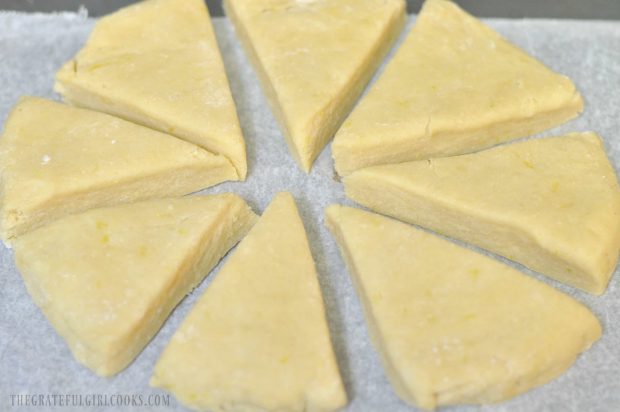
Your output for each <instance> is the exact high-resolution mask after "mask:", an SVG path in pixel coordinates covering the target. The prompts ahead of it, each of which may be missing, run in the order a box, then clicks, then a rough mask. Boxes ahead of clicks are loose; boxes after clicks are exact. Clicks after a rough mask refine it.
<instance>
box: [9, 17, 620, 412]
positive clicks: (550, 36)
mask: <svg viewBox="0 0 620 412" xmlns="http://www.w3.org/2000/svg"><path fill="white" fill-rule="evenodd" d="M412 22H413V18H411V21H410V22H409V27H410V26H411V23H412ZM487 22H488V23H489V24H490V25H491V26H492V27H494V28H496V29H497V30H499V32H501V33H502V34H503V35H505V36H506V37H507V38H508V39H510V40H511V41H513V42H514V43H516V44H517V45H519V46H521V47H522V48H524V49H525V50H527V51H528V52H530V53H531V54H533V55H534V56H536V57H537V58H539V59H541V60H542V61H543V62H544V63H546V64H547V65H548V66H550V67H551V68H553V69H555V70H557V71H559V72H561V73H564V74H567V75H568V76H570V77H571V78H572V79H573V80H574V81H575V83H576V84H577V86H578V88H579V90H580V91H581V92H582V94H583V95H584V98H585V102H586V104H585V112H584V114H583V115H582V116H581V117H579V118H578V119H576V120H574V121H572V122H570V123H568V124H565V125H563V126H561V127H559V128H557V129H555V130H551V131H548V132H546V133H544V135H553V134H560V133H564V132H569V131H584V130H594V131H596V132H598V133H599V134H600V135H601V136H602V137H603V138H604V139H605V142H606V146H607V150H608V153H609V156H610V157H611V158H612V161H613V163H614V166H615V168H616V170H618V167H619V166H620V22H603V21H599V22H590V21H570V20H564V21H555V20H499V19H490V20H487ZM93 24H94V20H92V19H88V18H86V15H85V14H84V13H81V14H71V13H63V14H53V15H52V14H48V15H44V14H30V15H26V14H17V13H0V122H4V120H5V119H6V116H7V114H8V112H9V110H10V109H11V107H12V106H13V105H14V104H15V103H16V101H17V99H18V98H19V97H20V96H21V95H37V96H45V97H50V98H57V96H55V95H54V93H53V91H52V84H53V78H54V73H55V71H56V70H57V69H58V68H59V67H60V65H61V64H62V63H63V62H65V61H66V60H67V59H69V58H71V57H72V56H73V54H74V53H75V52H76V51H77V50H78V49H79V48H80V47H81V46H82V44H83V43H84V41H85V40H86V38H87V36H88V34H89V32H90V30H91V29H92V27H93ZM214 24H215V31H216V33H217V37H218V41H219V44H220V48H221V50H222V54H223V57H224V61H225V65H226V70H227V72H228V76H229V79H230V83H231V87H232V91H233V95H234V98H235V101H236V103H237V109H238V113H239V117H240V120H241V126H242V128H243V131H244V134H245V139H246V143H247V146H248V157H249V177H248V179H247V181H246V182H243V183H239V182H236V183H226V184H222V185H220V186H218V187H215V188H211V189H209V190H206V191H205V192H206V193H220V192H227V191H232V192H236V193H238V194H240V195H241V196H243V197H245V198H246V199H247V200H248V201H249V203H250V204H251V205H252V207H253V208H254V209H255V210H256V211H257V212H259V213H260V212H262V211H263V210H264V208H265V207H266V206H267V204H268V203H269V201H270V200H271V198H272V197H273V195H274V194H275V193H276V192H278V191H284V190H286V191H291V192H292V193H293V194H294V195H295V197H296V199H297V202H298V206H299V209H300V211H301V213H302V216H303V219H304V223H305V225H306V229H307V231H308V235H309V238H310V242H311V246H312V252H313V254H314V257H315V259H316V263H317V268H318V272H319V277H320V283H321V287H322V290H323V294H324V297H325V301H326V305H327V309H328V320H329V327H330V330H331V333H332V340H333V342H334V346H335V349H336V353H337V356H338V361H339V365H340V370H341V373H342V376H343V379H344V382H345V385H346V389H347V392H348V395H349V398H350V403H349V406H348V408H347V410H348V411H379V410H381V411H404V410H412V409H414V408H413V407H410V406H408V405H406V404H404V403H403V402H402V401H400V400H399V399H398V397H396V395H395V394H394V392H393V391H392V389H391V387H390V385H389V384H388V382H387V380H386V377H385V375H384V372H383V369H382V367H381V365H380V363H379V359H378V356H377V355H376V353H375V351H374V350H373V348H372V346H371V345H370V342H369V339H368V335H367V331H366V326H365V323H364V320H363V317H362V311H361V307H360V303H359V301H358V299H357V297H356V295H355V294H354V291H353V288H352V286H351V283H350V280H349V277H348V274H347V272H346V270H345V267H344V264H343V261H342V260H341V258H340V255H339V253H338V250H337V248H336V244H335V242H334V240H333V239H332V237H331V236H330V235H329V233H328V232H327V230H326V229H325V227H324V225H323V210H324V208H325V207H326V206H327V205H329V204H332V203H349V202H348V201H347V200H346V199H345V197H344V194H343V188H342V185H341V184H340V183H338V181H337V180H335V179H334V175H335V174H334V171H333V166H332V160H331V155H330V152H329V148H327V149H326V150H325V151H324V152H323V153H322V154H321V156H320V157H319V159H318V160H317V162H316V163H315V165H314V168H313V169H312V172H311V173H310V174H309V175H306V174H305V173H303V172H301V171H300V169H299V168H298V167H297V166H296V165H295V163H294V161H293V160H292V158H291V156H289V153H288V151H287V149H286V146H285V144H284V141H283V138H282V135H281V133H280V131H279V129H278V126H277V125H276V123H275V121H274V119H273V116H272V114H271V112H270V110H269V108H268V106H267V102H266V100H265V98H264V96H263V94H262V92H261V89H260V87H259V85H258V81H257V78H256V75H255V74H254V72H253V70H252V68H251V67H250V66H249V64H248V61H247V59H246V56H245V55H244V53H243V51H242V50H241V48H240V46H239V43H238V42H237V39H236V37H235V34H234V31H233V29H232V26H231V25H230V23H229V22H228V21H227V20H225V19H223V18H217V19H214ZM406 31H408V29H407V30H406ZM401 39H402V36H401ZM218 269H219V267H218V268H216V269H215V270H214V271H213V273H212V274H211V275H210V277H209V278H207V279H206V280H205V281H204V282H203V283H202V284H201V286H200V287H199V288H198V289H197V290H195V291H194V292H193V293H192V294H191V295H190V296H188V297H187V298H186V299H185V300H184V301H183V302H182V303H181V304H180V305H179V306H178V307H177V308H176V310H175V311H174V312H173V313H172V315H171V316H170V318H169V319H168V321H167V322H166V323H165V324H164V326H163V328H162V329H161V331H160V332H159V333H158V334H157V336H156V337H155V338H154V339H153V341H152V342H151V343H150V344H149V345H148V346H147V347H146V349H145V350H144V351H143V352H142V353H141V354H140V355H139V356H138V358H137V359H136V360H135V362H133V363H132V364H131V365H130V366H129V367H128V368H127V369H126V370H125V371H123V372H121V373H120V374H118V375H117V376H115V377H112V378H99V377H97V376H95V375H94V374H93V373H91V372H90V371H89V370H88V369H86V368H84V367H82V366H81V365H80V364H78V363H77V362H76V361H74V360H73V358H72V356H71V353H70V352H69V350H68V348H67V346H66V345H65V343H64V341H63V340H62V339H61V338H60V337H58V335H57V334H56V333H55V332H54V330H53V329H52V327H51V326H50V325H49V324H48V323H47V321H46V320H45V318H44V316H43V314H42V313H41V311H40V310H39V309H38V308H37V307H36V306H35V305H34V303H33V302H32V300H31V299H30V297H29V296H28V294H27V292H26V289H25V287H24V284H23V282H22V280H21V277H20V275H19V273H18V272H17V270H16V268H15V265H14V263H13V260H12V253H11V251H10V250H8V249H6V248H4V247H2V246H0V411H5V410H18V411H30V410H32V411H42V410H47V408H45V407H41V406H36V407H35V406H29V407H28V406H21V407H15V406H12V404H11V395H15V394H44V395H47V394H73V395H89V394H101V395H105V394H108V395H113V394H129V395H136V394H137V395H141V396H143V397H144V398H146V397H148V396H149V395H151V394H157V393H163V392H160V391H158V390H155V389H152V388H150V387H149V386H148V380H149V378H150V375H151V372H152V369H153V366H154V364H155V361H156V359H157V357H158V355H159V354H160V353H161V351H162V349H163V348H164V347H165V345H166V343H167V342H168V340H169V339H170V337H171V335H172V333H173V332H174V331H175V330H176V328H177V327H178V326H179V324H180V322H181V321H182V320H183V318H184V317H185V315H186V314H187V313H188V311H189V310H190V309H191V307H192V305H193V304H194V302H195V301H196V299H197V298H198V297H199V296H201V295H202V293H203V292H204V290H205V288H206V287H208V284H209V283H210V278H212V277H213V276H217V272H218ZM520 269H521V270H523V271H525V272H526V273H527V274H528V275H531V276H535V277H536V278H539V279H542V280H543V281H545V282H547V283H550V284H552V285H553V286H554V287H557V288H559V289H561V290H563V291H565V292H567V293H569V294H571V295H573V296H574V297H576V298H577V299H579V300H580V301H582V302H584V303H585V304H586V305H587V306H588V307H590V308H591V309H592V310H593V311H594V312H595V313H596V315H597V316H598V317H599V319H600V320H601V322H602V324H603V327H604V335H603V337H602V339H601V340H600V341H599V342H598V343H596V344H595V345H594V346H593V347H592V349H591V350H589V351H588V352H587V353H585V354H583V355H582V356H580V357H579V359H578V360H577V362H576V363H575V365H574V366H573V367H572V368H571V369H570V370H569V371H568V372H567V373H566V374H564V375H563V376H561V377H560V378H559V379H556V380H555V381H553V382H551V383H549V384H547V385H545V386H544V387H542V388H539V389H536V390H533V391H531V392H529V393H527V394H524V395H522V396H519V397H517V398H515V399H513V400H511V401H508V402H505V403H502V404H499V405H493V406H484V407H481V408H480V409H481V410H485V411H523V412H530V411H586V410H587V411H601V412H603V411H618V410H620V275H619V274H618V273H616V275H615V276H614V278H613V279H612V281H611V284H610V286H609V289H608V291H607V293H606V294H605V295H604V296H602V297H593V296H589V295H587V294H586V293H582V292H578V291H575V290H573V289H571V288H569V287H566V286H563V285H560V284H559V283H557V282H554V281H551V280H548V279H546V278H543V277H542V276H539V275H536V274H534V273H532V272H530V271H528V270H526V269H524V268H522V267H520ZM299 321H300V322H303V319H300V320H299ZM55 410H83V408H79V407H75V408H57V409H55ZM86 410H89V411H90V410H92V411H116V410H120V411H133V410H136V411H144V410H155V411H181V410H185V409H184V408H183V407H182V406H180V405H179V404H177V402H176V401H175V400H174V398H173V397H172V396H171V397H170V404H169V405H168V406H161V407H145V406H142V407H140V406H137V405H136V406H127V407H118V406H107V407H106V406H96V407H91V408H88V409H86ZM446 410H452V411H469V410H478V408H476V407H453V408H446Z"/></svg>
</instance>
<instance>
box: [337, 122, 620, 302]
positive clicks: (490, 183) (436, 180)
mask: <svg viewBox="0 0 620 412" xmlns="http://www.w3.org/2000/svg"><path fill="white" fill-rule="evenodd" d="M344 182H345V187H346V192H347V195H348V196H349V197H350V198H351V199H353V200H355V201H356V202H358V203H360V204H362V205H364V206H366V207H369V208H371V209H373V210H375V211H377V212H379V213H383V214H386V215H389V216H393V217H396V218H398V219H401V220H404V221H406V222H411V223H415V224H418V225H420V226H424V227H428V228H430V229H432V230H434V231H436V232H439V233H443V234H446V235H448V236H451V237H454V238H457V239H461V240H463V241H466V242H470V243H473V244H475V245H478V246H480V247H483V248H485V249H488V250H491V251H493V252H495V253H497V254H499V255H502V256H505V257H507V258H509V259H512V260H514V261H517V262H520V263H522V264H524V265H526V266H528V267H530V268H531V269H534V270H536V271H538V272H540V273H543V274H546V275H548V276H551V277H553V278H555V279H557V280H559V281H561V282H565V283H568V284H569V285H572V286H575V287H578V288H580V289H583V290H586V291H588V292H590V293H594V294H601V293H603V292H604V291H605V288H606V287H607V283H608V282H609V278H610V277H611V275H612V273H613V271H614V268H615V266H616V261H617V259H618V251H619V249H620V190H619V188H618V182H617V178H616V174H615V172H614V170H613V167H612V166H611V164H610V163H609V160H608V159H607V156H606V155H605V150H604V147H603V143H602V141H601V140H600V138H599V137H598V136H597V135H596V134H594V133H575V134H569V135H567V136H562V137H553V138H545V139H532V140H527V141H524V142H520V143H515V144H512V145H508V146H502V147H497V148H494V149H490V150H486V151H483V152H479V153H474V154H469V155H462V156H456V157H447V158H441V159H431V160H428V161H426V160H423V161H416V162H408V163H402V164H397V165H382V166H374V167H370V168H367V169H362V170H358V171H357V172H355V173H353V174H351V175H349V176H348V177H346V178H345V179H344Z"/></svg>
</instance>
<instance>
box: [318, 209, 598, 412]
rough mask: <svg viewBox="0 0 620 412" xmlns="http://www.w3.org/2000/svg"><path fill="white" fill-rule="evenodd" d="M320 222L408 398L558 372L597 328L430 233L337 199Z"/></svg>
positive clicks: (497, 394)
mask: <svg viewBox="0 0 620 412" xmlns="http://www.w3.org/2000/svg"><path fill="white" fill-rule="evenodd" d="M327 225H328V227H329V228H330V230H331V231H332V232H333V234H334V235H335V237H336V240H337V241H338V244H339V246H340V249H341V251H342V255H343V257H344V259H345V261H346V262H347V266H348V268H349V270H350V272H351V276H352V278H353V280H354V284H355V285H356V288H357V291H358V295H359V296H360V299H361V300H362V303H363V307H364V312H365V315H366V319H367V321H368V326H369V329H370V332H371V337H372V339H373V343H374V344H375V346H376V347H377V349H378V350H379V352H380V354H381V356H382V360H383V363H384V366H385V369H386V372H387V374H388V377H389V379H390V381H391V383H392V385H393V387H394V389H395V390H396V392H397V393H398V395H399V396H400V397H401V398H402V399H403V400H405V401H406V402H408V403H411V404H416V405H417V406H419V407H421V408H424V409H433V408H435V407H437V406H444V405H455V404H472V403H473V404H477V403H493V402H499V401H502V400H505V399H508V398H511V397H513V396H515V395H517V394H519V393H522V392H525V391H527V390H529V389H531V388H534V387H537V386H540V385H543V384H545V383H546V382H548V381H550V380H551V379H553V378H555V377H556V376H558V375H560V374H561V373H563V372H564V371H565V370H566V369H568V368H569V367H570V365H571V364H572V363H573V362H574V361H575V358H576V356H577V355H578V354H579V353H581V352H583V351H585V350H586V349H588V348H589V347H590V345H591V344H592V343H593V342H595V341H596V340H597V339H598V338H599V337H600V335H601V326H600V324H599V322H598V320H597V319H596V318H595V317H594V315H593V314H592V313H591V312H590V311H589V310H588V309H587V308H586V307H585V306H583V305H581V304H580V303H578V302H577V301H575V300H573V299H572V298H570V297H569V296H567V295H564V294H562V293H560V292H558V291H557V290H555V289H553V288H552V287H550V286H547V285H545V284H544V283H542V282H539V281H537V280H535V279H533V278H530V277H528V276H525V275H524V274H522V273H520V272H518V271H517V270H514V269H512V268H511V267H509V266H506V265H504V264H501V263H499V262H497V261H495V260H493V259H490V258H488V257H486V256H483V255H480V254H478V253H475V252H473V251H471V250H469V249H465V248H463V247H460V246H457V245H455V244H453V243H451V242H448V241H446V240H444V239H441V238H439V237H437V236H434V235H431V234H429V233H427V232H424V231H422V230H419V229H416V228H414V227H411V226H409V225H407V224H404V223H401V222H398V221H396V220H392V219H389V218H386V217H383V216H379V215H376V214H374V213H370V212H365V211H362V210H359V209H354V208H349V207H343V206H331V207H330V208H328V209H327Z"/></svg>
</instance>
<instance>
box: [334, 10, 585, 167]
mask: <svg viewBox="0 0 620 412" xmlns="http://www.w3.org/2000/svg"><path fill="white" fill-rule="evenodd" d="M582 108H583V102H582V99H581V96H580V95H579V93H578V92H577V90H576V89H575V86H574V85H573V83H572V82H571V81H570V80H569V79H568V78H567V77H565V76H562V75H559V74H557V73H554V72H553V71H551V70H549V69H548V68H547V67H545V66H544V65H543V64H541V63H540V62H539V61H537V60H536V59H534V58H532V57H530V56H529V55H527V54H526V53H525V52H523V51H522V50H520V49H518V48H517V47H515V46H514V45H512V44H510V43H509V42H507V41H506V40H504V39H503V38H502V37H501V36H500V35H499V34H497V33H496V32H494V31H493V30H491V29H490V28H489V27H487V26H485V25H484V24H482V23H481V22H480V21H478V20H477V19H476V18H474V17H472V16H470V15H469V14H467V13H465V12H464V11H463V10H461V9H460V8H459V7H458V6H457V5H456V4H454V3H452V2H450V1H446V0H427V1H426V3H425V4H424V7H423V8H422V11H421V12H420V14H419V15H418V18H417V21H416V23H415V26H414V27H413V29H412V30H411V32H410V33H409V35H408V36H407V38H406V39H405V41H404V43H403V45H402V46H401V47H400V48H399V49H398V51H397V53H396V55H395V56H394V58H393V59H392V60H391V61H390V62H389V64H388V66H387V68H386V69H385V71H384V72H383V74H382V75H381V77H380V78H379V79H378V81H377V82H376V83H375V85H374V86H373V87H372V89H371V90H370V92H369V93H368V95H366V97H365V98H364V99H363V100H362V101H361V102H360V103H359V105H358V106H357V107H356V108H355V110H354V111H353V113H352V114H351V116H350V117H349V118H348V119H347V120H346V121H345V122H344V124H343V126H342V128H341V129H340V130H339V131H338V133H337V134H336V137H335V138H334V143H333V145H332V153H333V157H334V160H335V165H336V170H337V171H338V173H339V174H340V175H347V174H349V173H350V172H352V171H353V170H356V169H359V168H362V167H366V166H371V165H376V164H385V163H397V162H403V161H408V160H419V159H427V158H429V157H441V156H447V155H454V154H461V153H467V152H472V151H476V150H478V149H481V148H484V147H489V146H492V145H495V144H497V143H500V142H503V141H507V140H510V139H513V138H516V137H522V136H528V135H531V134H534V133H537V132H540V131H542V130H545V129H547V128H550V127H552V126H555V125H558V124H560V123H563V122H565V121H567V120H569V119H571V118H573V117H575V116H577V115H578V113H579V112H580V111H581V110H582Z"/></svg>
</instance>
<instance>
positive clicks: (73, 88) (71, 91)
mask: <svg viewBox="0 0 620 412" xmlns="http://www.w3.org/2000/svg"><path fill="white" fill-rule="evenodd" d="M55 90H56V91H57V92H58V93H60V94H61V95H62V96H63V98H64V99H65V100H66V101H68V102H70V103H72V104H76V105H79V106H84V107H88V108H91V109H95V110H100V111H103V112H107V113H110V114H114V115H116V116H119V117H123V118H125V119H128V120H131V121H133V122H136V123H139V124H143V125H145V126H149V127H152V128H154V129H157V130H160V131H162V132H165V133H170V134H172V135H175V136H178V137H180V138H182V139H185V140H187V141H189V142H192V143H194V144H197V145H198V146H201V147H203V148H205V149H207V150H209V151H211V152H214V153H217V154H222V155H224V156H226V157H227V158H228V159H229V160H230V162H231V163H232V164H233V165H234V167H235V168H236V170H237V173H238V176H237V179H241V180H243V179H245V176H246V172H247V165H246V154H245V142H244V140H243V135H242V134H241V128H240V127H239V120H238V118H237V112H236V108H235V103H234V101H233V99H232V95H231V93H230V88H229V86H228V79H227V78H226V72H225V70H224V64H223V62H222V58H221V56H220V51H219V48H218V46H217V42H216V38H215V34H214V33H213V27H212V26H211V20H210V17H209V12H208V10H207V8H206V7H205V3H204V0H147V1H143V2H139V3H137V4H134V5H131V6H129V7H125V8H123V9H121V10H119V11H117V12H116V13H113V14H111V15H109V16H106V17H104V18H102V19H100V20H99V21H98V22H97V24H96V25H95V28H94V29H93V32H92V34H91V35H90V38H89V39H88V41H87V43H86V45H85V46H84V48H83V49H82V50H80V51H79V53H77V55H76V56H75V57H74V58H73V59H72V60H70V61H68V62H67V63H66V64H65V65H64V66H63V67H62V68H61V69H60V70H59V71H58V73H57V75H56V85H55Z"/></svg>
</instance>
